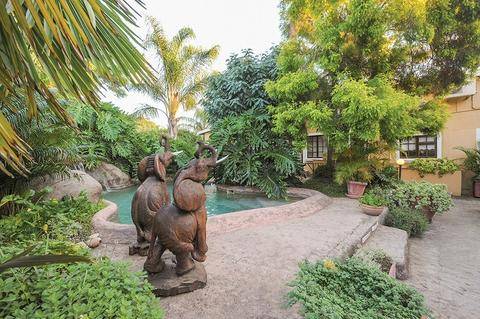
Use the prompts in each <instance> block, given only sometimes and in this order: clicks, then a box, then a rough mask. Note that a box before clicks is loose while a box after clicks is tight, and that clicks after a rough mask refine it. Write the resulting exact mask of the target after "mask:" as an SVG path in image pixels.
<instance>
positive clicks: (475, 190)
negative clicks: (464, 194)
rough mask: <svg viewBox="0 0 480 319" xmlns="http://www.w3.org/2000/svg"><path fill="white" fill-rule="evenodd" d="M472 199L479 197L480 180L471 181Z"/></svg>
mask: <svg viewBox="0 0 480 319" xmlns="http://www.w3.org/2000/svg"><path fill="white" fill-rule="evenodd" d="M473 197H477V198H479V197H480V179H474V180H473Z"/></svg>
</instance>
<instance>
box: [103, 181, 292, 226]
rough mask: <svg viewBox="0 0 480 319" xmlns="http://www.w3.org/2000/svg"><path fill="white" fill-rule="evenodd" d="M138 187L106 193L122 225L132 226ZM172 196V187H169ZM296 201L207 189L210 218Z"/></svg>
mask: <svg viewBox="0 0 480 319" xmlns="http://www.w3.org/2000/svg"><path fill="white" fill-rule="evenodd" d="M136 190H137V186H132V187H128V188H124V189H122V190H118V191H111V192H105V193H104V194H103V198H104V199H106V200H109V201H111V202H114V203H115V204H117V206H118V221H119V222H120V223H122V224H132V217H131V213H130V206H131V203H132V198H133V195H134V194H135V191H136ZM169 190H170V195H171V186H170V185H169ZM294 201H295V199H288V200H283V199H280V200H273V199H269V198H267V197H265V196H259V195H245V194H242V195H240V194H227V193H225V192H209V191H208V187H207V203H206V206H207V213H208V216H213V215H220V214H225V213H231V212H236V211H240V210H246V209H253V208H261V207H271V206H278V205H284V204H288V203H291V202H294Z"/></svg>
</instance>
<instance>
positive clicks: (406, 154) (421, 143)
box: [400, 135, 438, 158]
mask: <svg viewBox="0 0 480 319" xmlns="http://www.w3.org/2000/svg"><path fill="white" fill-rule="evenodd" d="M437 152H438V150H437V137H436V136H428V135H417V136H414V137H412V138H410V139H408V140H403V141H402V142H401V143H400V157H401V158H429V157H435V158H436V157H437Z"/></svg>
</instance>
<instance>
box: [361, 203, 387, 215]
mask: <svg viewBox="0 0 480 319" xmlns="http://www.w3.org/2000/svg"><path fill="white" fill-rule="evenodd" d="M360 207H362V211H363V212H364V213H365V214H367V215H370V216H380V214H381V213H383V211H384V210H385V207H384V206H380V207H378V206H370V205H366V204H362V203H360Z"/></svg>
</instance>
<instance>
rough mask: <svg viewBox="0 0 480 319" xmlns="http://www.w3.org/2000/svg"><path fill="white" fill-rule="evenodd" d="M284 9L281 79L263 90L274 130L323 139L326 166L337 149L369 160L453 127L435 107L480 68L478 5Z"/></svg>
mask: <svg viewBox="0 0 480 319" xmlns="http://www.w3.org/2000/svg"><path fill="white" fill-rule="evenodd" d="M281 8H282V21H283V29H284V32H285V35H286V36H287V38H286V40H285V41H284V43H283V44H282V46H281V49H280V54H279V57H278V60H277V62H278V67H279V72H280V76H279V78H278V79H277V80H275V81H270V82H268V83H267V84H266V89H267V91H268V93H269V95H270V97H271V98H273V99H274V100H275V101H276V104H277V105H273V106H271V107H270V111H271V113H272V115H273V119H274V123H275V129H276V131H277V132H279V133H288V134H289V135H290V136H291V137H292V138H293V139H295V140H296V141H297V142H300V143H304V141H305V138H306V130H307V128H315V129H317V130H318V131H320V132H323V133H324V134H325V135H326V137H327V138H328V144H329V163H332V160H333V158H332V156H333V151H334V150H335V151H336V152H339V153H340V154H338V155H339V157H342V156H347V155H353V154H352V153H355V155H356V156H357V157H358V156H367V155H368V154H371V153H372V152H374V151H375V150H378V149H379V145H382V146H385V145H386V146H389V147H391V148H393V147H395V146H396V145H397V143H398V140H399V139H402V138H406V137H409V136H411V135H413V134H415V133H417V132H425V133H436V132H438V131H439V130H440V129H441V128H442V127H443V125H444V123H445V121H446V119H447V114H446V109H445V106H444V105H443V104H442V102H441V101H440V99H438V98H439V97H441V96H442V94H445V93H446V92H448V91H449V90H451V89H452V88H454V87H458V86H459V85H461V84H463V83H464V82H465V81H466V80H467V79H469V77H470V76H471V75H472V74H474V72H475V71H476V70H477V68H478V66H479V64H480V54H479V52H480V28H479V27H478V26H479V24H480V21H479V18H480V4H479V3H477V2H473V1H469V0H465V1H462V0H429V1H420V0H418V1H416V0H411V1H400V0H398V1H397V0H393V1H379V0H348V1H330V0H321V1H313V0H283V1H282V3H281ZM467 29H468V30H467ZM355 151H357V152H355ZM341 153H343V154H341ZM347 157H348V156H347Z"/></svg>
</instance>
